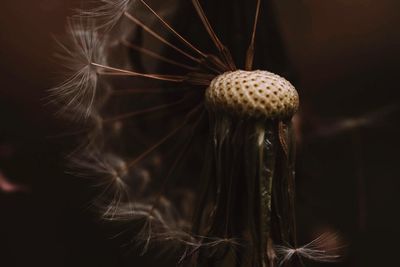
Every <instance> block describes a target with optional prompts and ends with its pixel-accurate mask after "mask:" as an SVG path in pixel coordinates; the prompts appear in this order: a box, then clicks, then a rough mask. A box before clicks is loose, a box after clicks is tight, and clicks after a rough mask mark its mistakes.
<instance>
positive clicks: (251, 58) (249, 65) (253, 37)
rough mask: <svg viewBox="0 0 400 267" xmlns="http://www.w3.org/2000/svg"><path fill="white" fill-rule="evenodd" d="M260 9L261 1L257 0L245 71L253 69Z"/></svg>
mask: <svg viewBox="0 0 400 267" xmlns="http://www.w3.org/2000/svg"><path fill="white" fill-rule="evenodd" d="M260 8H261V0H257V7H256V15H255V18H254V25H253V33H252V35H251V41H250V45H249V48H248V49H247V54H246V63H245V70H248V71H250V70H252V69H253V61H254V44H255V40H256V33H257V24H258V20H259V17H260Z"/></svg>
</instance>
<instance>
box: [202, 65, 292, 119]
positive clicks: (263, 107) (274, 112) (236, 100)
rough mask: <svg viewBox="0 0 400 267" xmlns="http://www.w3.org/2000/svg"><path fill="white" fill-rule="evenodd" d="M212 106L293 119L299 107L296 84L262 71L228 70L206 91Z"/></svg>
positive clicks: (252, 114) (254, 115)
mask: <svg viewBox="0 0 400 267" xmlns="http://www.w3.org/2000/svg"><path fill="white" fill-rule="evenodd" d="M206 102H207V105H208V106H209V108H211V109H214V110H223V111H226V112H229V113H232V112H233V113H235V114H239V115H244V116H250V117H263V118H266V119H284V118H290V117H292V116H293V115H294V113H296V111H297V109H298V107H299V95H298V93H297V91H296V89H295V88H294V87H293V85H292V84H291V83H290V82H288V81H287V80H286V79H284V78H282V77H280V76H279V75H276V74H274V73H271V72H268V71H262V70H255V71H243V70H237V71H232V72H226V73H224V74H221V75H219V76H217V77H216V78H214V80H212V82H211V85H210V86H209V87H208V89H207V91H206Z"/></svg>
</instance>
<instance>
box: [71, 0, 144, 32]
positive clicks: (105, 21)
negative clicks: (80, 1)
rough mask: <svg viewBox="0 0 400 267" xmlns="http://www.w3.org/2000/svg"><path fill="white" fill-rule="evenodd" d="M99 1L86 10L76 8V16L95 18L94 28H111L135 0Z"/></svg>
mask: <svg viewBox="0 0 400 267" xmlns="http://www.w3.org/2000/svg"><path fill="white" fill-rule="evenodd" d="M99 2H100V3H99V4H98V5H97V6H96V7H93V8H91V9H88V10H78V14H77V15H76V17H78V18H90V19H95V20H96V25H95V28H96V29H102V30H110V29H112V28H113V27H114V26H115V25H116V24H117V23H118V22H119V21H120V20H121V18H122V17H123V16H124V13H125V12H126V11H128V9H129V7H130V6H131V4H134V3H135V2H136V0H101V1H99Z"/></svg>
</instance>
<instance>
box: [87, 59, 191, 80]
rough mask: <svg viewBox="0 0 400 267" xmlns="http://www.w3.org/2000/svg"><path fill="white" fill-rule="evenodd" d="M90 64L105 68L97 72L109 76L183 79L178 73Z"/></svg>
mask: <svg viewBox="0 0 400 267" xmlns="http://www.w3.org/2000/svg"><path fill="white" fill-rule="evenodd" d="M91 65H93V66H95V67H98V68H101V69H104V70H107V71H99V72H98V73H99V74H101V75H111V76H139V77H146V78H150V79H155V80H162V81H170V82H182V81H183V80H184V77H183V76H179V75H161V74H144V73H140V72H135V71H131V70H124V69H119V68H114V67H110V66H106V65H102V64H98V63H91Z"/></svg>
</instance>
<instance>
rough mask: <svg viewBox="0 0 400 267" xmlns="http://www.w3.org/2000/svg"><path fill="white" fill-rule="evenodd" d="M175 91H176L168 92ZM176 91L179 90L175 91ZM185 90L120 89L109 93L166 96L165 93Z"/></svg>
mask: <svg viewBox="0 0 400 267" xmlns="http://www.w3.org/2000/svg"><path fill="white" fill-rule="evenodd" d="M169 89H176V90H169ZM178 89H181V90H179V91H177V90H178ZM185 89H186V88H179V87H178V88H167V89H165V88H134V89H121V90H114V91H112V92H111V94H112V95H114V96H125V95H134V94H166V93H177V92H182V90H185Z"/></svg>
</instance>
